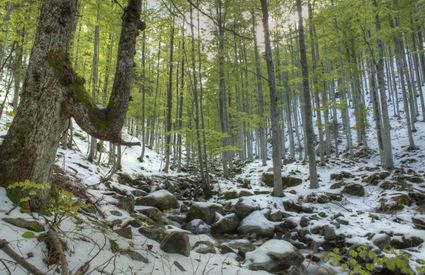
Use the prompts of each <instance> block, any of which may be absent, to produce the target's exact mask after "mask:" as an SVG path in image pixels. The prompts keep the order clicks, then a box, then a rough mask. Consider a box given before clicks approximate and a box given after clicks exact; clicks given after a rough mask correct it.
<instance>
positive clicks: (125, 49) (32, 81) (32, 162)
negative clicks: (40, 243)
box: [0, 0, 141, 209]
mask: <svg viewBox="0 0 425 275" xmlns="http://www.w3.org/2000/svg"><path fill="white" fill-rule="evenodd" d="M77 2H78V1H77V0H49V1H47V0H45V1H42V3H41V13H40V17H39V22H38V27H37V31H36V38H35V41H34V45H33V49H32V53H31V57H30V61H29V65H28V69H27V74H26V78H25V82H24V85H23V92H22V101H21V104H20V105H19V107H18V110H17V114H16V116H15V119H14V120H13V122H12V125H11V127H10V129H9V131H8V133H7V135H6V137H5V139H4V141H3V143H2V145H1V147H0V178H1V179H2V180H1V185H2V186H5V187H7V186H8V185H9V184H11V183H14V182H17V181H23V180H33V181H36V182H40V183H42V182H48V180H49V176H50V171H51V167H52V164H53V163H54V161H55V157H56V150H57V148H58V145H59V141H60V137H61V135H62V133H63V131H64V130H65V127H66V124H67V121H68V119H69V117H71V116H72V117H74V118H75V120H76V121H77V123H78V124H79V125H80V127H81V128H82V129H83V130H85V131H87V132H88V133H89V134H91V135H93V136H96V137H97V138H102V139H105V140H109V141H112V142H115V143H125V142H123V141H122V139H121V128H122V125H123V123H124V119H125V115H126V112H127V108H128V100H129V97H130V85H131V80H132V75H133V74H132V72H133V57H134V53H135V42H136V36H137V34H138V31H139V28H140V21H139V12H140V4H141V0H129V3H128V7H127V8H126V9H125V11H124V16H123V24H122V32H121V40H120V47H119V51H118V64H117V70H116V77H115V81H114V88H113V91H112V95H111V100H110V102H109V106H108V109H106V110H100V109H98V108H96V107H95V106H94V104H93V102H92V101H91V98H90V96H89V94H88V93H87V92H86V91H85V89H84V87H83V79H82V78H80V77H78V76H77V75H76V74H75V73H74V71H73V70H72V67H71V64H70V61H69V51H70V45H71V41H72V34H73V33H74V29H75V20H76V15H77ZM125 144H127V143H125ZM19 195H24V194H19V193H18V192H9V196H10V197H11V199H12V200H14V201H18V199H19ZM46 198H47V190H44V191H42V192H40V194H39V195H38V197H37V199H34V200H32V202H31V208H32V209H40V208H42V207H43V202H44V201H45V199H46Z"/></svg>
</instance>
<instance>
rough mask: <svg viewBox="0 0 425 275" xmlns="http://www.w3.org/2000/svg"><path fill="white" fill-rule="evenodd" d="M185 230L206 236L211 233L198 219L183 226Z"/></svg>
mask: <svg viewBox="0 0 425 275" xmlns="http://www.w3.org/2000/svg"><path fill="white" fill-rule="evenodd" d="M185 229H187V230H189V231H190V232H192V233H193V234H207V233H210V231H211V227H210V226H209V225H208V224H207V223H205V222H204V221H203V220H200V219H194V220H191V221H190V222H188V223H187V224H186V225H185Z"/></svg>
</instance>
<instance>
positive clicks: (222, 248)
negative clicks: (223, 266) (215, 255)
mask: <svg viewBox="0 0 425 275" xmlns="http://www.w3.org/2000/svg"><path fill="white" fill-rule="evenodd" d="M220 253H221V254H227V253H235V254H238V251H237V250H236V249H233V248H231V247H230V246H228V245H225V244H222V245H220Z"/></svg>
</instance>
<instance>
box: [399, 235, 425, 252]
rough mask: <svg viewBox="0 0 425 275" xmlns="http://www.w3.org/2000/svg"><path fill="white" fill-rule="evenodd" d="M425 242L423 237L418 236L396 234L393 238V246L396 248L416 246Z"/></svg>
mask: <svg viewBox="0 0 425 275" xmlns="http://www.w3.org/2000/svg"><path fill="white" fill-rule="evenodd" d="M423 242H424V240H423V239H421V238H419V237H416V236H410V237H406V236H396V237H393V238H391V246H392V247H394V248H396V249H406V248H411V247H416V246H419V245H421V244H422V243H423Z"/></svg>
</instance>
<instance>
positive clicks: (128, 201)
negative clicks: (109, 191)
mask: <svg viewBox="0 0 425 275" xmlns="http://www.w3.org/2000/svg"><path fill="white" fill-rule="evenodd" d="M115 198H116V199H117V204H116V205H117V207H118V208H120V209H122V210H125V211H127V212H128V213H133V212H134V205H135V201H134V198H133V196H121V195H117V196H115Z"/></svg>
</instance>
